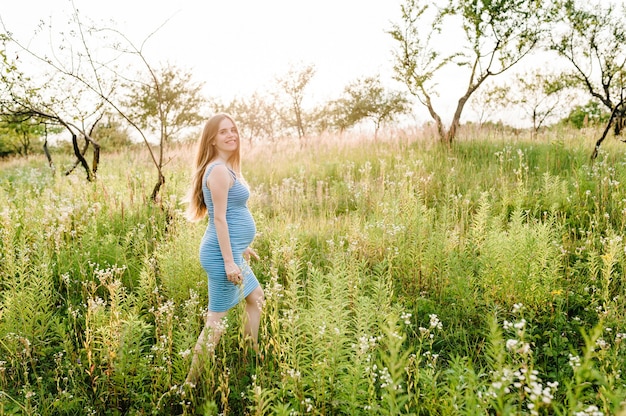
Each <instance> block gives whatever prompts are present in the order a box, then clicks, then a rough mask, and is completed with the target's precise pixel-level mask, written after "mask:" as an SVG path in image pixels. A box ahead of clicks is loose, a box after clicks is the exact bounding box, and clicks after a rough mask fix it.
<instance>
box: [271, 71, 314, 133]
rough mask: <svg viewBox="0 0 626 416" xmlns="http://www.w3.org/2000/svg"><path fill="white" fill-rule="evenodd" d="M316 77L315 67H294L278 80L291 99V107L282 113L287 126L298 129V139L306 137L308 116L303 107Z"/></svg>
mask: <svg viewBox="0 0 626 416" xmlns="http://www.w3.org/2000/svg"><path fill="white" fill-rule="evenodd" d="M314 75H315V66H314V65H310V64H309V65H304V66H302V67H300V68H299V67H297V66H294V65H292V66H291V68H290V69H289V70H288V71H287V73H286V74H285V75H283V76H282V77H279V78H278V79H277V82H278V85H279V87H280V88H281V89H282V92H284V93H285V95H286V96H287V98H288V99H289V102H290V105H289V106H288V107H286V108H285V109H283V111H281V115H282V118H283V121H284V122H285V124H286V125H287V126H289V127H293V128H295V129H296V132H297V134H298V139H302V138H303V137H304V136H306V130H307V123H306V118H307V117H306V114H305V111H304V108H303V107H302V102H303V100H304V90H305V89H306V87H307V86H308V85H309V82H311V79H312V78H313V76H314Z"/></svg>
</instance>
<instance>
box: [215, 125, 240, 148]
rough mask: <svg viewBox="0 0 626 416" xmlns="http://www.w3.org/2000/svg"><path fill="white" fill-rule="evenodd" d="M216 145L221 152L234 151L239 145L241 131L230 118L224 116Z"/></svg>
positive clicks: (216, 137)
mask: <svg viewBox="0 0 626 416" xmlns="http://www.w3.org/2000/svg"><path fill="white" fill-rule="evenodd" d="M215 146H216V147H217V150H218V152H220V153H232V152H234V151H236V150H237V148H238V147H239V132H238V131H237V127H235V125H234V124H233V122H232V121H231V120H230V119H229V118H224V119H223V120H222V121H221V122H220V125H219V128H218V130H217V135H216V136H215Z"/></svg>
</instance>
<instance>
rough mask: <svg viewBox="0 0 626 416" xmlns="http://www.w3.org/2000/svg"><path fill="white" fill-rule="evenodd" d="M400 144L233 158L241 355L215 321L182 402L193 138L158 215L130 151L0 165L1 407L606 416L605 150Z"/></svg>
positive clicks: (312, 142) (617, 388) (611, 367)
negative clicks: (70, 170) (246, 229)
mask: <svg viewBox="0 0 626 416" xmlns="http://www.w3.org/2000/svg"><path fill="white" fill-rule="evenodd" d="M418 133H419V132H417V133H416V132H404V131H389V132H386V134H384V135H381V136H380V138H379V140H377V141H374V140H373V139H371V138H368V137H354V136H348V135H346V136H328V137H319V138H312V139H309V141H308V143H306V145H304V146H300V145H299V143H296V142H277V143H271V144H257V145H255V146H254V147H253V148H249V149H246V151H245V152H244V153H245V156H244V165H243V170H244V174H245V175H246V178H247V180H248V182H249V183H250V185H251V187H252V191H253V192H252V197H251V200H250V203H249V205H250V208H251V211H252V213H253V215H254V217H255V220H256V222H257V229H258V232H259V233H258V236H257V239H256V240H255V243H254V247H255V249H256V250H257V252H258V253H259V254H260V256H261V260H260V261H258V262H256V263H253V264H252V267H253V269H254V270H255V272H256V275H257V276H258V278H259V280H260V281H261V283H262V285H263V287H264V290H265V294H266V298H267V303H266V305H265V310H264V314H263V318H262V322H261V330H260V345H261V350H262V352H263V355H262V358H260V357H259V356H257V355H255V354H254V353H253V352H252V351H251V350H250V349H249V348H248V346H247V344H246V343H245V342H244V340H243V334H242V325H241V320H242V312H243V309H242V308H236V309H234V310H232V312H231V313H230V314H229V315H228V317H227V321H226V322H225V325H226V326H227V327H228V329H227V333H226V335H225V336H224V337H223V338H222V340H221V342H220V344H219V346H218V348H217V351H216V354H215V356H214V357H213V358H212V359H211V360H210V362H208V363H207V368H206V371H205V374H204V378H203V381H202V383H201V384H200V385H198V386H197V387H196V388H190V387H189V386H182V383H183V381H184V379H185V376H186V374H187V371H188V368H189V364H190V360H191V355H190V352H191V348H192V346H193V344H194V343H195V340H196V338H197V336H198V333H199V331H200V329H201V326H202V315H203V311H204V308H205V307H206V305H207V288H206V275H205V274H204V272H203V270H202V269H201V267H200V265H199V262H198V258H197V256H198V244H199V241H200V238H201V236H202V233H203V232H204V227H205V226H206V222H202V223H199V224H192V223H188V222H187V221H186V220H185V219H184V218H183V215H182V213H183V210H184V206H183V205H182V204H181V198H182V196H183V195H184V192H185V190H186V186H187V184H188V181H189V177H190V172H189V166H190V164H191V160H192V156H193V146H192V145H190V144H182V145H177V146H173V147H172V149H170V150H169V152H168V154H169V156H170V157H171V161H170V162H169V163H168V164H167V166H166V177H167V182H166V185H165V187H164V189H163V193H162V199H161V201H160V203H159V204H154V203H151V202H150V201H149V200H148V196H149V194H150V191H151V189H152V186H153V184H154V182H155V181H156V174H155V172H154V170H153V168H152V167H151V166H150V164H149V158H148V157H147V156H146V155H145V154H144V153H143V152H142V151H133V152H124V153H120V154H106V155H103V157H102V161H101V165H100V172H99V176H98V179H97V181H95V182H93V183H88V182H86V181H85V180H84V175H83V174H82V172H78V171H77V172H75V173H74V174H72V175H71V176H69V177H65V176H61V175H60V174H58V173H57V174H56V175H54V174H53V173H52V172H51V171H50V170H49V169H48V168H47V166H46V165H45V163H44V160H43V158H38V159H29V160H14V161H10V162H9V161H7V162H0V290H1V291H0V390H1V391H0V415H5V414H6V415H13V414H24V415H77V414H80V415H83V414H93V415H170V414H185V415H192V414H201V415H213V414H223V415H266V414H267V415H290V416H291V415H309V414H310V415H370V414H376V415H398V414H414V415H525V414H527V415H581V416H582V415H615V414H622V415H623V414H626V413H624V412H625V410H624V408H625V406H626V403H625V402H624V398H625V397H626V382H625V381H624V377H625V376H624V374H625V373H626V371H625V370H626V348H625V346H624V344H625V343H626V341H625V338H626V320H625V319H624V316H626V298H625V295H626V294H625V281H624V269H625V267H626V253H625V250H626V241H624V238H623V235H624V225H625V222H626V188H625V185H624V184H626V167H625V163H626V145H624V144H623V143H619V142H618V141H611V142H610V143H605V144H604V145H603V148H602V151H601V152H600V156H599V158H598V159H596V160H595V161H594V162H593V163H592V162H591V160H590V159H589V156H590V154H591V150H592V146H593V137H594V136H593V135H592V134H588V136H585V134H586V133H584V132H569V131H555V132H550V133H546V134H544V135H543V136H541V137H540V138H539V139H537V140H534V141H530V140H525V139H524V138H521V137H512V136H511V137H508V136H507V137H501V136H500V135H499V134H498V133H494V132H491V133H487V132H477V133H471V132H466V133H465V137H463V138H462V139H460V140H458V141H457V142H456V143H455V145H454V146H453V147H452V148H451V149H445V148H442V147H441V146H439V145H438V144H437V143H435V142H434V141H433V139H429V138H428V137H421V135H420V134H418ZM383 136H384V137H383ZM620 412H621V413H620Z"/></svg>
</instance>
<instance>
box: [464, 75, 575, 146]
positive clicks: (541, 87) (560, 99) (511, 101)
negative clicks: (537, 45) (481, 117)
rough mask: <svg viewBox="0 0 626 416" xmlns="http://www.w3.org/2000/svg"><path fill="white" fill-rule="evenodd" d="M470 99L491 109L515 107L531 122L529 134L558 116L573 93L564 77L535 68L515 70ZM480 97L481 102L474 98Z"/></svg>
mask: <svg viewBox="0 0 626 416" xmlns="http://www.w3.org/2000/svg"><path fill="white" fill-rule="evenodd" d="M473 98H476V100H474V101H475V105H476V106H479V107H487V108H490V109H491V111H492V112H494V110H495V109H497V110H499V111H497V112H499V113H500V114H501V113H502V109H510V108H515V107H518V108H520V109H521V110H522V111H523V112H524V116H525V117H524V118H526V119H528V120H529V121H530V122H531V124H532V130H531V134H532V135H533V136H534V135H536V134H537V133H538V131H539V129H540V128H541V127H542V126H544V125H545V124H546V123H548V122H550V121H552V120H553V121H556V120H558V119H560V118H562V117H563V116H564V115H565V113H566V112H567V111H569V110H570V109H571V104H572V102H574V101H575V99H576V95H575V94H574V91H573V89H572V87H571V85H570V83H569V82H568V79H567V77H564V76H563V75H562V74H560V73H556V72H550V71H549V70H548V71H544V70H539V69H535V70H532V71H524V72H522V73H518V74H516V75H515V77H514V78H513V80H512V82H508V83H507V84H505V85H495V86H491V87H487V85H485V86H484V87H483V90H482V91H481V92H480V93H477V95H476V96H475V97H473ZM478 99H480V100H481V101H478Z"/></svg>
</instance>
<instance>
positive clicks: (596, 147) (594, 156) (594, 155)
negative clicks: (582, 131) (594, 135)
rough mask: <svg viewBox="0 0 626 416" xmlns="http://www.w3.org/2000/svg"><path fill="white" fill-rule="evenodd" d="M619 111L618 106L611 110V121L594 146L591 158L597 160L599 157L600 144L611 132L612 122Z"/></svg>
mask: <svg viewBox="0 0 626 416" xmlns="http://www.w3.org/2000/svg"><path fill="white" fill-rule="evenodd" d="M616 112H617V106H616V107H615V108H614V109H613V111H611V117H609V122H608V123H607V124H606V127H605V128H604V131H603V132H602V136H601V137H600V138H599V139H598V141H597V142H596V145H595V146H594V147H593V152H592V153H591V160H592V161H593V160H595V159H596V158H597V157H598V150H599V149H600V145H601V144H602V142H603V141H604V139H606V136H607V135H608V134H609V130H611V124H613V119H614V118H615V113H616Z"/></svg>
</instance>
